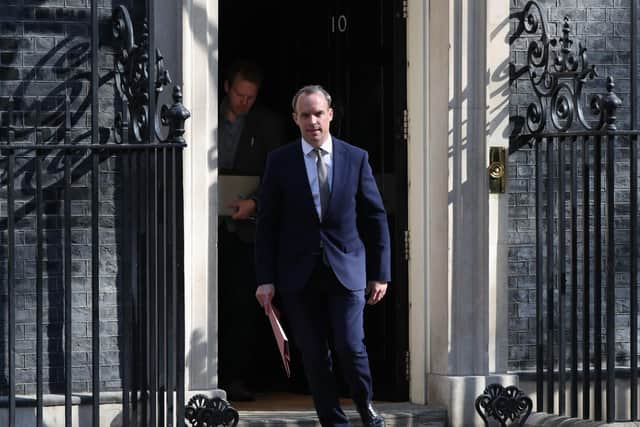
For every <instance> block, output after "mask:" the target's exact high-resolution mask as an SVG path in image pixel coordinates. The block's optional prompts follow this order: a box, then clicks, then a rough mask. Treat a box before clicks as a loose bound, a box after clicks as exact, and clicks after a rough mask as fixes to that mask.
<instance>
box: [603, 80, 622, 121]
mask: <svg viewBox="0 0 640 427" xmlns="http://www.w3.org/2000/svg"><path fill="white" fill-rule="evenodd" d="M615 87H616V84H615V81H614V80H613V77H611V76H609V77H607V95H606V96H605V97H604V98H603V99H602V102H603V106H604V111H605V115H606V129H607V130H608V131H615V130H617V129H618V127H617V125H616V120H617V117H616V113H617V111H618V108H620V107H621V106H622V100H621V99H620V98H619V97H618V95H616V93H615V92H614V91H613V89H614V88H615Z"/></svg>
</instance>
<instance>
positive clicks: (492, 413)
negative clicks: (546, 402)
mask: <svg viewBox="0 0 640 427" xmlns="http://www.w3.org/2000/svg"><path fill="white" fill-rule="evenodd" d="M475 406H476V412H478V415H480V418H482V421H484V424H485V425H487V426H488V425H489V420H490V419H493V420H495V421H497V422H498V423H499V425H500V426H501V427H506V426H512V427H515V426H524V425H525V422H526V421H527V418H529V415H531V410H532V409H533V402H532V401H531V399H530V398H529V397H528V396H526V395H525V394H524V392H523V391H522V390H520V389H519V388H518V387H516V386H508V387H503V386H502V385H500V384H489V385H488V386H487V388H485V389H484V392H483V393H482V394H481V395H480V396H478V397H477V398H476V403H475Z"/></svg>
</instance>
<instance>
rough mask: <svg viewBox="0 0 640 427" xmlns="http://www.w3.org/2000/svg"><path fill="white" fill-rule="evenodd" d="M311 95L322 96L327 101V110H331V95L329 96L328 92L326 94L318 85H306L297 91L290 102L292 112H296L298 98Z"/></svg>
mask: <svg viewBox="0 0 640 427" xmlns="http://www.w3.org/2000/svg"><path fill="white" fill-rule="evenodd" d="M312 93H320V94H322V96H324V98H325V99H326V100H327V105H328V106H329V108H331V95H329V92H327V91H326V90H325V88H323V87H322V86H320V85H306V86H303V87H301V88H300V89H298V91H297V92H296V94H295V95H294V96H293V99H292V100H291V107H293V111H294V112H295V111H296V103H297V102H298V98H300V96H302V95H311V94H312Z"/></svg>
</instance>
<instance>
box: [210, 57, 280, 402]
mask: <svg viewBox="0 0 640 427" xmlns="http://www.w3.org/2000/svg"><path fill="white" fill-rule="evenodd" d="M261 84H262V72H261V70H260V68H259V67H258V66H257V65H256V64H254V63H253V62H250V61H245V60H239V61H235V62H234V63H232V64H231V66H230V67H229V68H228V70H227V73H226V75H225V80H224V90H225V93H226V97H225V98H224V100H223V102H222V105H221V108H220V118H219V123H220V127H219V132H218V166H219V172H220V175H241V176H250V177H259V176H261V175H262V173H263V170H264V164H265V161H266V157H267V153H268V152H269V151H271V150H272V149H273V148H274V147H276V146H278V145H280V144H281V143H282V142H283V139H284V135H283V126H282V120H280V118H279V117H278V116H277V115H276V114H274V113H273V112H271V111H269V110H267V109H266V108H264V107H262V106H260V105H257V104H256V103H255V102H256V98H257V96H258V91H259V90H260V86H261ZM221 185H222V179H221ZM219 190H220V191H222V189H219ZM235 197H237V198H235ZM221 203H224V204H226V205H227V206H226V208H230V215H226V216H221V217H220V218H219V226H218V250H219V281H218V283H219V286H220V319H219V320H220V383H221V385H222V387H223V388H225V389H226V390H227V394H228V397H229V400H232V401H234V400H235V401H246V400H254V396H253V394H252V393H251V392H250V391H249V389H248V387H247V381H248V380H249V378H250V375H251V374H252V370H251V366H253V365H252V363H251V355H252V354H253V353H254V352H253V351H251V344H252V343H255V341H256V340H255V336H254V331H255V324H256V321H257V316H258V314H259V313H260V311H259V308H258V307H257V306H256V305H255V302H254V299H253V292H254V290H255V286H256V283H255V266H254V262H253V259H254V257H253V252H254V248H253V242H254V237H255V219H254V218H255V213H256V207H257V197H256V193H255V192H254V193H251V194H245V195H243V196H242V197H238V196H235V195H234V199H233V200H225V201H222V202H221ZM223 210H224V207H223Z"/></svg>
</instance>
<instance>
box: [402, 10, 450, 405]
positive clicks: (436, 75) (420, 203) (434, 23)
mask: <svg viewBox="0 0 640 427" xmlns="http://www.w3.org/2000/svg"><path fill="white" fill-rule="evenodd" d="M407 6H408V8H407V88H408V90H407V108H408V117H409V124H408V132H409V139H408V144H407V158H408V165H407V168H408V171H407V176H408V183H407V185H408V189H409V197H408V204H409V206H408V210H409V235H410V246H411V248H410V250H411V255H410V259H409V351H410V381H409V396H410V400H411V402H413V403H418V404H425V403H427V383H426V378H427V374H428V373H429V372H430V365H431V356H430V346H429V343H430V339H431V325H430V314H431V310H430V306H429V302H430V301H431V295H430V288H431V286H430V284H431V283H446V282H447V281H448V280H449V279H448V268H447V263H446V262H445V261H446V260H447V229H448V194H447V193H448V191H447V189H448V161H449V160H448V152H447V149H448V147H447V140H448V114H449V112H448V103H447V102H443V100H447V99H449V93H448V90H449V87H448V81H449V76H448V74H449V68H448V63H449V59H448V55H449V51H448V49H449V5H448V2H447V1H444V2H443V1H431V0H408V5H407ZM443 64H444V66H443Z"/></svg>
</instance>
